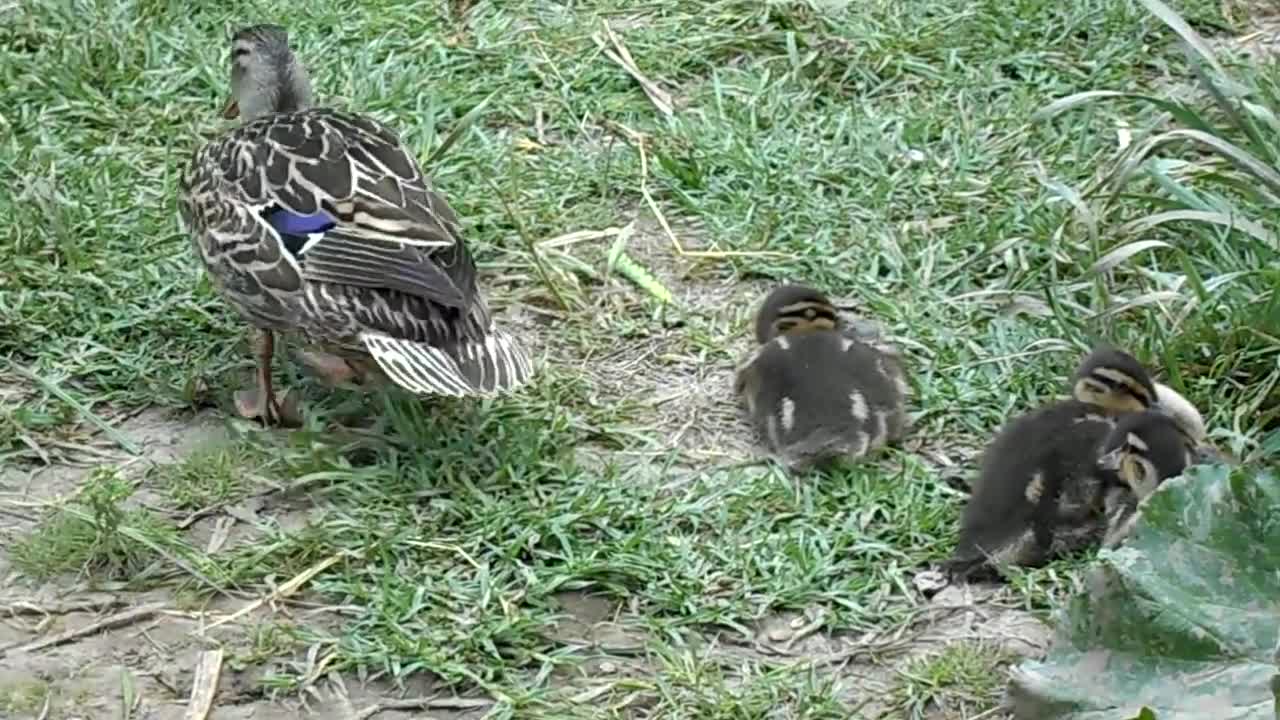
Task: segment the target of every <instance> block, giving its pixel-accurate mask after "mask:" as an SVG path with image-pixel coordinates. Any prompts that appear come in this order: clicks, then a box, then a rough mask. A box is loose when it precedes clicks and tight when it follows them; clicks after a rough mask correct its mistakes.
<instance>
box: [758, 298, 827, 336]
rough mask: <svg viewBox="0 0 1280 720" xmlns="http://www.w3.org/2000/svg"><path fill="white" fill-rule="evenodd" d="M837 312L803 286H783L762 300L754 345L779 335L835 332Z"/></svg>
mask: <svg viewBox="0 0 1280 720" xmlns="http://www.w3.org/2000/svg"><path fill="white" fill-rule="evenodd" d="M838 325H839V316H838V315H837V314H836V308H835V306H834V305H832V304H831V301H830V300H829V299H827V296H826V295H823V294H822V293H820V292H818V291H817V290H814V289H813V288H811V287H806V286H804V285H783V286H781V287H778V288H775V289H774V290H773V291H772V292H770V293H769V294H768V295H766V296H765V299H764V302H763V303H761V304H760V312H759V313H758V314H757V315H756V342H758V343H760V344H761V345H763V344H764V343H767V342H769V341H770V340H772V339H774V338H775V337H777V336H779V335H786V334H788V333H802V332H811V331H813V330H835V329H836V327H837V326H838Z"/></svg>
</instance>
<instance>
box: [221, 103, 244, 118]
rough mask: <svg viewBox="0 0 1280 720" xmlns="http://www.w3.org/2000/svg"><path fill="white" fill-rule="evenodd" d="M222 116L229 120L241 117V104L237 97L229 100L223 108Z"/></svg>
mask: <svg viewBox="0 0 1280 720" xmlns="http://www.w3.org/2000/svg"><path fill="white" fill-rule="evenodd" d="M222 117H224V118H227V119H228V120H231V119H234V118H238V117H240V105H239V103H237V102H236V99H235V98H231V99H230V100H228V101H227V106H226V107H224V108H222Z"/></svg>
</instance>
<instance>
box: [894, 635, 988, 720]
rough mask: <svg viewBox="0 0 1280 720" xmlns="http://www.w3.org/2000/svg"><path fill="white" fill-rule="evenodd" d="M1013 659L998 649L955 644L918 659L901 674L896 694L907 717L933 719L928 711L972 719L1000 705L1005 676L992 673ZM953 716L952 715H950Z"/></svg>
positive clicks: (900, 671)
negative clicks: (938, 710)
mask: <svg viewBox="0 0 1280 720" xmlns="http://www.w3.org/2000/svg"><path fill="white" fill-rule="evenodd" d="M1009 659H1010V657H1009V655H1008V653H1006V652H1004V651H1002V650H1000V649H999V648H996V647H988V646H985V645H982V644H979V643H974V642H959V641H956V642H952V643H950V644H948V645H946V646H945V647H944V648H943V649H942V650H941V651H939V652H938V653H936V654H933V655H928V656H924V657H920V658H917V659H915V660H912V661H911V662H908V663H906V665H905V667H903V668H902V669H901V670H899V671H898V675H899V683H900V684H899V686H898V689H897V695H898V696H899V697H900V698H901V708H902V710H903V713H904V715H903V716H904V717H906V718H911V719H912V720H915V719H916V718H925V717H930V714H929V711H930V710H931V709H934V708H940V709H942V710H943V711H944V712H948V711H949V712H959V713H961V715H960V717H971V716H974V715H978V714H979V713H982V712H985V711H987V710H989V709H990V708H992V707H994V706H995V705H997V704H999V699H1000V693H1001V692H1002V691H1003V690H1004V682H1003V678H1002V675H1001V674H1000V673H997V672H992V669H993V668H996V667H1000V666H1002V665H1003V664H1004V663H1006V662H1007V661H1008V660H1009ZM948 717H950V715H948Z"/></svg>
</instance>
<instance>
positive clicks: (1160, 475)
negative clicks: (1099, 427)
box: [1096, 410, 1194, 548]
mask: <svg viewBox="0 0 1280 720" xmlns="http://www.w3.org/2000/svg"><path fill="white" fill-rule="evenodd" d="M1185 433H1186V430H1185V428H1184V427H1183V426H1182V424H1181V423H1180V422H1179V421H1178V420H1177V419H1176V418H1174V417H1172V416H1170V415H1169V414H1167V413H1165V412H1160V411H1157V410H1149V411H1147V412H1143V413H1133V414H1130V415H1128V416H1126V417H1123V418H1121V419H1120V420H1119V422H1117V423H1116V426H1115V428H1113V429H1112V430H1111V432H1110V433H1109V434H1108V435H1107V438H1106V440H1105V441H1104V442H1103V444H1102V447H1101V455H1100V457H1099V458H1098V460H1097V463H1096V465H1097V468H1098V471H1099V473H1100V474H1102V475H1103V476H1104V478H1105V481H1104V487H1105V501H1104V502H1105V511H1106V534H1105V536H1104V537H1103V539H1102V546H1103V547H1108V548H1110V547H1116V546H1117V545H1119V544H1120V543H1121V542H1122V541H1123V540H1124V539H1125V538H1126V537H1128V535H1129V533H1130V532H1132V530H1133V526H1134V524H1135V523H1136V522H1137V519H1138V508H1139V507H1140V506H1141V505H1142V503H1144V502H1145V501H1146V499H1147V498H1149V497H1151V494H1152V493H1154V492H1155V491H1156V489H1157V488H1158V487H1159V486H1160V484H1161V483H1163V482H1164V481H1165V480H1168V479H1169V478H1172V477H1177V476H1179V475H1181V474H1182V473H1183V472H1184V471H1185V470H1186V469H1187V467H1189V466H1190V465H1192V464H1193V462H1194V452H1193V451H1192V450H1191V449H1189V448H1188V447H1187V444H1186V441H1185Z"/></svg>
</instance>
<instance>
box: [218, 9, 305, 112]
mask: <svg viewBox="0 0 1280 720" xmlns="http://www.w3.org/2000/svg"><path fill="white" fill-rule="evenodd" d="M310 105H311V80H310V78H309V77H308V76H307V71H306V69H305V68H303V67H302V64H301V63H299V62H298V58H297V57H296V56H294V54H293V50H292V49H291V48H290V47H289V33H288V31H286V30H285V29H284V28H283V27H281V26H279V25H251V26H248V27H244V28H241V29H240V30H238V31H236V33H235V34H234V35H232V36H231V100H230V101H229V102H228V103H227V107H226V109H225V110H223V113H222V115H223V117H226V118H234V117H236V116H239V117H243V118H244V119H245V120H246V121H248V120H253V119H254V118H257V117H261V116H263V115H267V114H270V113H277V112H291V111H294V110H302V109H305V108H307V107H310Z"/></svg>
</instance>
